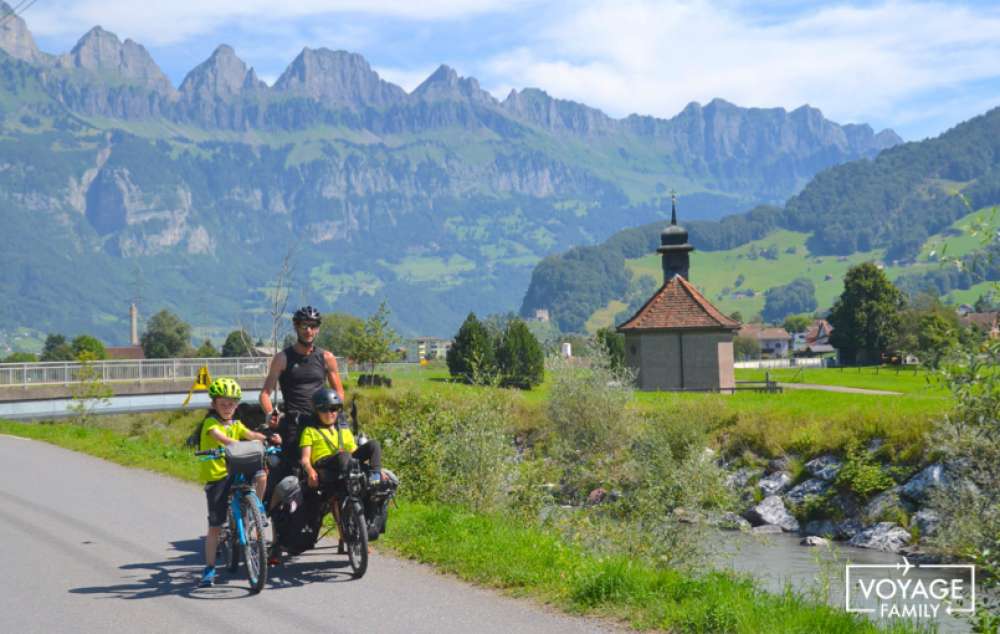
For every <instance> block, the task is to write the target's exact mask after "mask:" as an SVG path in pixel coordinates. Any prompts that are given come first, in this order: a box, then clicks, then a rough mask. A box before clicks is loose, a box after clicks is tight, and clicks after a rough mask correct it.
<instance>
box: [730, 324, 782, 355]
mask: <svg viewBox="0 0 1000 634" xmlns="http://www.w3.org/2000/svg"><path fill="white" fill-rule="evenodd" d="M737 336H739V337H748V338H750V339H756V340H757V343H759V344H760V353H761V355H762V356H766V357H769V358H772V359H784V358H785V357H787V356H788V355H789V352H790V351H791V347H792V336H791V335H790V334H788V331H787V330H785V329H784V328H780V327H774V326H763V325H761V324H744V325H743V327H741V328H740V330H739V332H738V333H737Z"/></svg>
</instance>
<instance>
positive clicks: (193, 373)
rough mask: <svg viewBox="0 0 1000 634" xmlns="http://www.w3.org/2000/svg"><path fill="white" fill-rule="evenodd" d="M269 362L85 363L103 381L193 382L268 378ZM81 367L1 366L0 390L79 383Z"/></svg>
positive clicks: (343, 368) (343, 362) (343, 372)
mask: <svg viewBox="0 0 1000 634" xmlns="http://www.w3.org/2000/svg"><path fill="white" fill-rule="evenodd" d="M270 362H271V359H270V357H238V358H207V359H141V360H122V361H93V362H91V363H89V364H88V365H89V366H90V368H92V369H93V374H90V373H88V375H89V376H90V377H93V378H100V379H101V380H102V381H106V382H118V381H128V382H132V383H144V382H147V381H186V380H191V381H193V380H194V379H195V377H197V376H198V370H199V369H200V368H202V367H206V368H208V374H209V376H213V377H218V376H231V377H233V378H236V379H239V378H259V377H264V376H267V369H268V366H269V365H270ZM337 365H338V367H339V369H340V376H341V378H342V379H343V380H347V378H348V368H347V359H344V358H343V357H337ZM83 367H84V366H83V364H81V363H79V362H77V361H47V362H37V363H0V387H4V386H25V387H27V386H29V385H66V384H69V383H78V382H79V381H80V376H81V372H80V370H81V369H82V368H83Z"/></svg>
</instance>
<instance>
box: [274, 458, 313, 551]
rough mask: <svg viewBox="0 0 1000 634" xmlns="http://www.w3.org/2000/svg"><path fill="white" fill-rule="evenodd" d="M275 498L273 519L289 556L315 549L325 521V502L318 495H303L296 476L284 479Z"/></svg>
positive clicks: (305, 492) (279, 541)
mask: <svg viewBox="0 0 1000 634" xmlns="http://www.w3.org/2000/svg"><path fill="white" fill-rule="evenodd" d="M274 496H275V501H274V505H275V506H274V508H273V509H272V510H271V519H272V521H273V522H274V530H275V532H276V536H277V540H278V543H279V544H281V547H282V548H284V549H285V550H286V551H287V552H288V554H289V555H298V554H300V553H304V552H305V551H307V550H309V549H311V548H313V547H314V546H315V545H316V541H317V540H318V539H319V531H320V528H321V525H322V521H323V513H322V508H321V507H322V505H323V500H322V499H321V498H320V497H319V496H318V495H316V494H315V492H314V491H303V490H302V488H301V485H300V483H299V480H298V478H296V477H295V476H287V477H285V478H283V479H282V480H281V482H279V483H278V485H277V486H276V487H275V490H274Z"/></svg>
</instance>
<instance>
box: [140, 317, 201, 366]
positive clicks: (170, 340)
mask: <svg viewBox="0 0 1000 634" xmlns="http://www.w3.org/2000/svg"><path fill="white" fill-rule="evenodd" d="M190 346H191V326H189V325H188V324H187V323H186V322H184V321H183V320H182V319H181V318H180V317H178V316H177V315H175V314H173V313H172V312H170V311H169V310H166V309H163V310H161V311H160V312H158V313H156V314H155V315H153V316H152V317H151V318H150V319H149V322H148V323H147V324H146V332H144V333H142V351H143V353H144V354H145V355H146V358H147V359H168V358H171V357H180V356H183V355H184V353H185V352H186V351H187V349H188V348H189V347H190Z"/></svg>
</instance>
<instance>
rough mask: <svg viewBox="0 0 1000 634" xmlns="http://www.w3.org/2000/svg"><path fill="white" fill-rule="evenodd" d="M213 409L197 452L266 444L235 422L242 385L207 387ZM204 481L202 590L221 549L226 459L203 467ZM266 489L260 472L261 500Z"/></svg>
mask: <svg viewBox="0 0 1000 634" xmlns="http://www.w3.org/2000/svg"><path fill="white" fill-rule="evenodd" d="M208 395H209V397H211V399H212V408H211V409H210V410H209V412H208V416H206V417H205V420H204V421H202V424H201V435H200V439H199V443H198V449H199V450H201V451H205V450H208V449H217V448H219V447H223V446H225V445H228V444H230V443H234V442H236V441H239V440H262V441H263V440H267V439H268V437H266V436H264V434H259V433H257V432H254V431H250V430H249V429H247V428H246V426H245V425H244V424H243V423H242V422H241V421H239V420H234V415H235V414H236V407H237V406H238V405H239V404H240V399H241V398H242V396H243V391H242V390H241V389H240V385H239V383H237V382H236V381H234V380H233V379H230V378H227V377H220V378H217V379H215V380H214V381H212V383H211V384H210V385H209V386H208ZM270 441H271V443H272V444H281V437H280V436H278V435H277V434H274V435H272V436H271V437H270ZM201 479H202V481H203V482H204V483H205V497H206V499H207V501H208V535H207V536H206V537H205V570H204V571H203V572H202V575H201V583H200V584H199V585H200V587H203V588H204V587H209V586H211V585H213V584H214V583H215V551H216V550H217V548H218V545H219V535H220V533H221V529H222V525H223V524H224V523H225V521H226V510H227V509H226V501H227V498H228V497H229V486H230V479H229V474H228V473H227V471H226V459H225V458H222V457H220V458H216V459H215V460H207V461H205V462H202V463H201ZM266 486H267V474H266V473H265V472H264V471H263V470H261V471H259V472H258V473H257V474H256V475H255V476H254V488H255V489H256V490H257V496H258V497H259V498H262V497H263V495H264V488H265V487H266Z"/></svg>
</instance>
